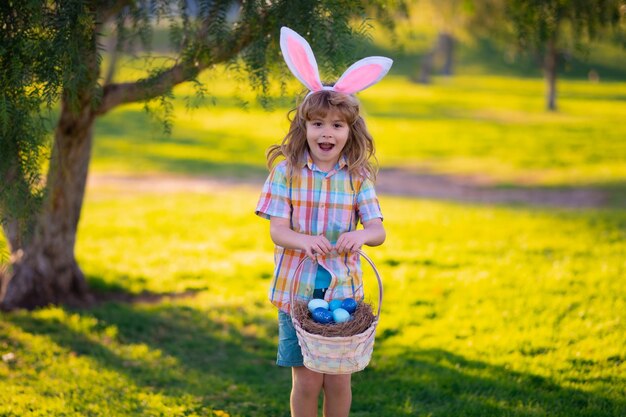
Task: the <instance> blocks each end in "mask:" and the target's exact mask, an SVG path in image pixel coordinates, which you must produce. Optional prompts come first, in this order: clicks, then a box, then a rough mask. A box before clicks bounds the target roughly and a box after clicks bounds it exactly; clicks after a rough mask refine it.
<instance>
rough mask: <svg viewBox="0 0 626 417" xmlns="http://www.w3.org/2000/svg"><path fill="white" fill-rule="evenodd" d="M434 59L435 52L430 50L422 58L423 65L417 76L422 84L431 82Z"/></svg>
mask: <svg viewBox="0 0 626 417" xmlns="http://www.w3.org/2000/svg"><path fill="white" fill-rule="evenodd" d="M433 59H434V52H433V51H429V52H428V53H427V54H426V55H424V57H423V58H422V65H421V66H420V73H419V77H418V78H417V82H418V83H420V84H430V75H431V74H432V72H433Z"/></svg>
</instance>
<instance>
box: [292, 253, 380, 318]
mask: <svg viewBox="0 0 626 417" xmlns="http://www.w3.org/2000/svg"><path fill="white" fill-rule="evenodd" d="M355 252H356V253H358V254H359V255H360V256H361V257H362V258H364V259H365V260H366V261H367V262H368V263H369V264H370V266H371V267H372V269H373V270H374V274H376V280H377V281H378V312H377V313H376V318H377V319H378V318H379V317H380V307H381V306H382V304H383V280H382V279H381V278H380V273H379V272H378V269H376V265H374V262H372V260H371V259H370V258H369V257H368V256H367V255H366V254H365V253H364V252H363V251H362V250H361V249H357V250H355ZM307 259H309V257H308V256H305V257H304V258H302V260H301V261H300V263H299V264H298V266H296V269H295V270H294V271H293V279H292V280H291V289H290V291H289V314H290V315H291V308H292V306H293V305H294V302H295V293H296V283H297V281H298V280H297V279H296V276H297V275H298V271H299V270H300V269H301V268H302V265H304V263H305V262H306V260H307Z"/></svg>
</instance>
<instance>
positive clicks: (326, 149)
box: [306, 111, 350, 172]
mask: <svg viewBox="0 0 626 417" xmlns="http://www.w3.org/2000/svg"><path fill="white" fill-rule="evenodd" d="M349 135H350V126H348V123H347V122H346V121H345V120H344V119H343V118H342V117H341V114H340V113H339V112H337V111H330V112H328V113H327V114H326V117H324V118H321V117H317V118H313V119H311V120H307V122H306V141H307V143H308V145H309V150H310V153H311V158H312V159H313V162H314V163H315V165H317V167H318V168H319V169H321V170H322V171H326V172H328V171H330V170H331V169H333V168H334V167H335V164H336V163H337V161H339V158H340V157H341V153H342V152H343V148H344V147H345V146H346V142H348V136H349Z"/></svg>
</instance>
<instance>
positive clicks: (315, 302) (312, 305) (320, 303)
mask: <svg viewBox="0 0 626 417" xmlns="http://www.w3.org/2000/svg"><path fill="white" fill-rule="evenodd" d="M308 307H309V311H310V312H311V313H313V311H315V309H316V308H320V307H321V308H324V309H326V310H328V302H327V301H325V300H322V299H321V298H314V299H312V300H311V301H309V304H308Z"/></svg>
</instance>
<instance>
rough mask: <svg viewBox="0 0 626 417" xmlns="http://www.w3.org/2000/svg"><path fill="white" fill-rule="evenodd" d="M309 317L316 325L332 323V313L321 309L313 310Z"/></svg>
mask: <svg viewBox="0 0 626 417" xmlns="http://www.w3.org/2000/svg"><path fill="white" fill-rule="evenodd" d="M311 316H312V317H313V320H315V321H316V322H317V323H321V324H328V323H332V322H333V313H331V312H330V311H328V310H327V309H325V308H323V307H318V308H316V309H315V310H313V313H311Z"/></svg>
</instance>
